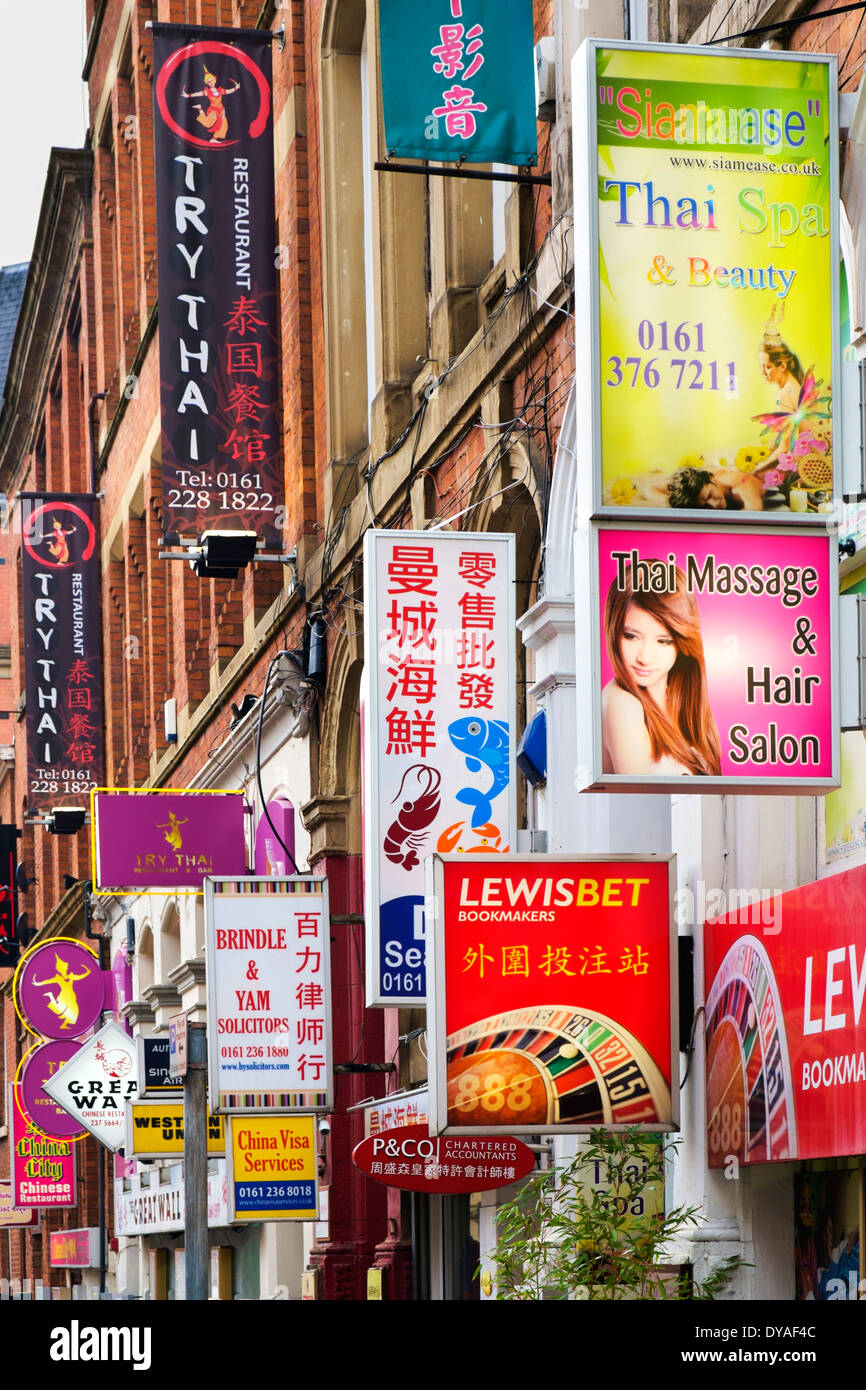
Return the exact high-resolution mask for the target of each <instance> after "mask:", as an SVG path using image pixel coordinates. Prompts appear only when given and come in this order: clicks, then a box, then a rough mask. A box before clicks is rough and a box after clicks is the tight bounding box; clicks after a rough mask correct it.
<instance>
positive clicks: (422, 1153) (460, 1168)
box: [352, 1125, 535, 1197]
mask: <svg viewBox="0 0 866 1390" xmlns="http://www.w3.org/2000/svg"><path fill="white" fill-rule="evenodd" d="M352 1162H353V1163H354V1164H355V1167H356V1168H360V1170H361V1172H362V1173H366V1175H367V1177H368V1178H373V1179H374V1180H375V1181H376V1182H381V1183H384V1184H385V1186H386V1187H400V1188H402V1189H403V1190H404V1191H405V1192H429V1193H431V1194H432V1195H433V1196H435V1197H442V1196H445V1195H447V1194H449V1193H455V1192H489V1191H491V1190H492V1189H493V1188H494V1187H505V1186H506V1185H507V1184H508V1183H511V1182H518V1181H519V1179H520V1178H525V1177H526V1176H527V1174H528V1173H531V1172H532V1169H533V1168H534V1167H535V1155H534V1154H533V1152H532V1150H531V1149H529V1148H527V1147H526V1145H525V1144H523V1143H521V1141H520V1140H519V1139H513V1138H512V1137H511V1136H510V1135H508V1134H503V1135H498V1136H497V1137H496V1138H495V1139H478V1138H475V1137H469V1136H461V1135H452V1136H448V1135H440V1137H439V1138H438V1139H436V1138H431V1137H430V1132H429V1130H428V1129H427V1126H426V1125H405V1126H404V1127H403V1128H402V1129H390V1130H387V1131H385V1132H384V1133H382V1134H371V1135H370V1137H369V1139H364V1140H362V1142H361V1143H360V1144H358V1146H357V1147H356V1149H355V1151H354V1153H353V1154H352Z"/></svg>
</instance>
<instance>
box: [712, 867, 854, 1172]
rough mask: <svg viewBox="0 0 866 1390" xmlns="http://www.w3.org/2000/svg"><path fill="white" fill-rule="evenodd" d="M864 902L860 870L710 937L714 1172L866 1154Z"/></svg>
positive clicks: (737, 919)
mask: <svg viewBox="0 0 866 1390" xmlns="http://www.w3.org/2000/svg"><path fill="white" fill-rule="evenodd" d="M864 892H866V868H862V867H861V868H858V869H851V870H849V871H848V872H844V873H839V874H833V875H831V876H830V877H829V878H825V879H822V880H820V882H817V883H807V884H804V885H803V886H802V887H801V888H795V889H793V890H791V891H790V892H788V893H780V894H777V895H776V896H775V897H773V898H768V899H764V900H763V901H761V902H756V903H753V904H752V905H751V906H748V907H741V908H739V909H738V910H737V911H735V912H731V913H729V914H728V915H726V916H725V917H721V918H719V919H717V920H716V921H709V922H707V924H706V926H705V927H704V972H705V982H706V999H707V1007H706V1037H707V1150H708V1155H707V1161H708V1164H709V1166H710V1167H711V1168H723V1167H728V1166H729V1164H730V1162H731V1159H732V1157H733V1159H734V1160H735V1162H736V1163H769V1162H773V1161H775V1160H789V1159H819V1158H836V1157H840V1156H842V1157H844V1156H845V1155H847V1154H857V1153H862V1152H863V1150H864V1147H866V1057H864V1045H866V1018H864V1017H863V995H864V988H866V925H864V921H863V914H862V912H861V911H860V909H859V904H860V903H861V902H862V901H863V894H864ZM816 924H820V928H818V927H817V925H816Z"/></svg>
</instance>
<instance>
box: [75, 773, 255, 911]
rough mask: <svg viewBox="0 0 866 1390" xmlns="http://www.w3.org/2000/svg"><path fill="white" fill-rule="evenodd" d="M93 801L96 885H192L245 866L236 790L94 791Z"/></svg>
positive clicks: (240, 871)
mask: <svg viewBox="0 0 866 1390" xmlns="http://www.w3.org/2000/svg"><path fill="white" fill-rule="evenodd" d="M95 801H96V829H95V835H96V886H97V888H99V889H121V888H130V887H140V888H193V889H196V888H201V885H202V880H203V879H204V878H205V877H206V876H208V875H211V874H226V875H230V874H237V875H238V876H243V875H244V874H245V873H246V871H247V863H246V844H245V840H244V799H243V797H242V796H240V795H236V794H234V793H225V794H223V795H221V794H220V793H212V794H204V793H201V794H198V795H196V794H195V793H191V794H187V795H181V794H180V793H178V795H177V796H172V795H167V796H159V795H156V794H151V795H143V796H137V795H136V796H133V795H126V794H124V793H120V792H99V793H98V794H97V796H96V798H95Z"/></svg>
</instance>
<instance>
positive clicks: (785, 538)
mask: <svg viewBox="0 0 866 1390" xmlns="http://www.w3.org/2000/svg"><path fill="white" fill-rule="evenodd" d="M576 547H577V559H576V565H577V573H578V574H579V575H583V576H585V577H586V583H587V587H588V589H589V591H590V593H591V596H592V597H591V602H590V604H589V605H588V606H580V605H579V606H578V608H577V610H576V620H577V631H578V637H577V640H578V650H583V651H586V652H591V653H592V661H591V663H590V662H587V663H586V664H585V667H584V668H582V669H581V670H580V671H579V672H578V681H577V699H578V711H579V712H580V718H579V719H578V762H579V766H580V771H581V776H582V780H583V782H584V786H585V787H589V788H591V789H594V790H607V791H614V790H617V791H647V790H654V791H664V792H671V791H685V790H688V791H689V792H690V793H692V792H719V791H726V790H727V791H734V790H736V791H747V790H748V791H781V790H784V791H789V792H796V791H800V792H810V791H812V792H814V791H816V790H820V789H826V788H830V787H834V786H838V784H839V776H838V768H839V734H838V719H837V718H836V716H835V698H836V692H835V686H834V680H833V673H834V671H835V667H836V651H835V644H836V570H837V557H836V553H835V552H836V542H835V538H834V537H833V536H832V535H830V534H828V533H827V532H825V531H820V532H816V531H812V532H806V531H804V530H802V529H800V530H797V531H795V530H793V529H791V528H789V529H787V530H768V529H765V528H762V529H761V530H755V529H752V528H746V527H736V528H734V527H730V526H715V527H708V526H703V527H697V526H696V525H695V524H694V523H686V524H682V525H679V526H676V527H673V526H664V527H663V526H660V525H659V524H657V523H644V524H636V525H634V526H630V527H629V528H628V529H624V528H621V527H615V526H613V525H612V524H609V523H599V524H597V525H594V526H593V527H592V530H591V533H590V534H589V536H586V535H585V534H581V535H578V537H577V541H576ZM589 708H591V709H592V714H593V718H592V722H591V724H590V721H588V720H586V718H585V713H584V712H585V710H586V709H589Z"/></svg>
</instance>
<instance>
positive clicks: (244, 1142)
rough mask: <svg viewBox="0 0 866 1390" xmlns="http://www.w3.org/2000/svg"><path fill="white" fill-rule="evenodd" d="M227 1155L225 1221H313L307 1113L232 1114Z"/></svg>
mask: <svg viewBox="0 0 866 1390" xmlns="http://www.w3.org/2000/svg"><path fill="white" fill-rule="evenodd" d="M227 1158H228V1199H229V1220H230V1221H232V1222H234V1221H314V1220H315V1219H316V1217H317V1216H318V1214H319V1177H318V1155H317V1154H316V1121H315V1118H314V1117H313V1116H312V1115H244V1116H240V1115H234V1116H232V1118H231V1119H230V1120H229V1121H228V1146H227Z"/></svg>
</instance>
